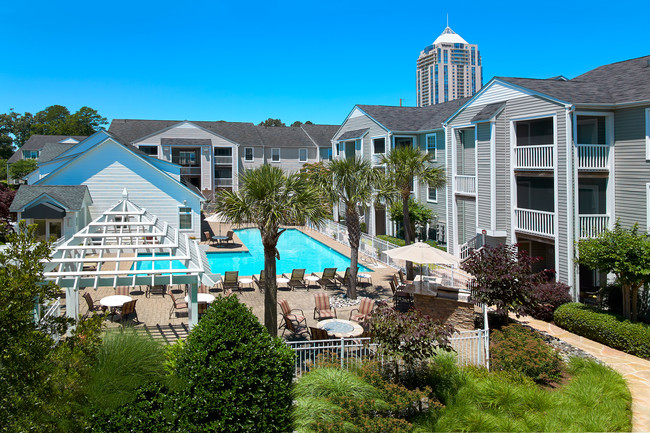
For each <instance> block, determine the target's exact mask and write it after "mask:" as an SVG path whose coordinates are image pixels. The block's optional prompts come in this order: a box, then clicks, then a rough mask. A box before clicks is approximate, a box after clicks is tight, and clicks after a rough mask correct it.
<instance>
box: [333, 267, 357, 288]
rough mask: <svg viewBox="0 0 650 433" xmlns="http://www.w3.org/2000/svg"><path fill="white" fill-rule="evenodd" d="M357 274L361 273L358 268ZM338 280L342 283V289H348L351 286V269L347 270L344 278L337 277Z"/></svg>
mask: <svg viewBox="0 0 650 433" xmlns="http://www.w3.org/2000/svg"><path fill="white" fill-rule="evenodd" d="M357 272H359V268H357ZM336 279H337V280H338V281H339V283H341V286H342V287H348V286H349V285H350V268H347V269H346V270H345V274H344V275H343V277H341V276H339V275H337V276H336Z"/></svg>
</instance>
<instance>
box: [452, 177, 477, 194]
mask: <svg viewBox="0 0 650 433" xmlns="http://www.w3.org/2000/svg"><path fill="white" fill-rule="evenodd" d="M454 179H455V182H454V183H455V188H454V192H455V193H456V194H463V195H472V196H476V176H455V177H454Z"/></svg>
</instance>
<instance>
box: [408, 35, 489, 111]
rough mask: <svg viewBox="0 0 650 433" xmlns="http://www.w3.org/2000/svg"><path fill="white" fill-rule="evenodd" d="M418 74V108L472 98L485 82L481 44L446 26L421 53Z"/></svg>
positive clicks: (418, 61)
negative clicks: (471, 42)
mask: <svg viewBox="0 0 650 433" xmlns="http://www.w3.org/2000/svg"><path fill="white" fill-rule="evenodd" d="M416 75H417V77H416V79H417V101H418V102H417V105H418V107H426V106H428V105H434V104H440V103H444V102H448V101H453V100H455V99H459V98H466V97H470V96H472V95H474V94H475V93H476V92H477V91H478V90H479V89H480V88H481V86H482V85H483V66H482V65H481V53H480V52H479V50H478V45H476V44H469V43H467V41H466V40H465V39H463V38H462V37H461V36H460V35H458V34H457V33H455V32H454V31H453V30H452V29H451V28H449V27H447V28H445V30H444V31H443V32H442V34H440V36H438V38H436V40H435V41H434V42H433V44H431V45H428V46H427V47H425V48H424V49H423V50H422V51H421V52H420V55H419V56H418V60H417V71H416Z"/></svg>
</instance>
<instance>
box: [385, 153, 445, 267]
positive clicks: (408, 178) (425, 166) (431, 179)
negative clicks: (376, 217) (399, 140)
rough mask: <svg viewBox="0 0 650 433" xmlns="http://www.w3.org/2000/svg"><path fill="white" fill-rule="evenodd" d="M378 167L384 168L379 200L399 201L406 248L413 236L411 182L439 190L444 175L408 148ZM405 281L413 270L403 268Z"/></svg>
mask: <svg viewBox="0 0 650 433" xmlns="http://www.w3.org/2000/svg"><path fill="white" fill-rule="evenodd" d="M381 163H382V164H385V165H386V182H384V183H383V190H382V192H381V194H380V196H382V197H384V198H386V199H387V200H389V201H394V200H398V199H401V200H402V212H403V215H404V220H403V223H404V241H405V244H406V245H409V244H411V243H412V242H413V240H414V238H415V234H414V233H413V232H412V226H411V219H410V217H409V197H410V196H411V189H412V186H413V182H414V179H417V181H418V182H419V183H421V184H424V185H428V186H429V187H431V188H441V187H443V186H444V185H445V182H446V180H445V171H444V168H443V167H435V166H434V165H433V161H432V160H431V155H430V154H429V153H428V152H424V151H422V150H420V149H418V148H415V147H412V146H400V147H397V148H395V149H393V150H391V151H390V153H388V155H384V156H383V157H382V159H381ZM406 268H407V273H408V278H413V266H412V264H411V263H410V262H407V264H406Z"/></svg>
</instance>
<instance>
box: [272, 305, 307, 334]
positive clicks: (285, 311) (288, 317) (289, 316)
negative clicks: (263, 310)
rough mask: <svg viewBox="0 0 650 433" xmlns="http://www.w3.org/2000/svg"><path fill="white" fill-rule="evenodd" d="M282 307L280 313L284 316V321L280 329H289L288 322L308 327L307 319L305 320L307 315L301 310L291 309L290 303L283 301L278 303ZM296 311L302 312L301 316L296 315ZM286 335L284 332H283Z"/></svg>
mask: <svg viewBox="0 0 650 433" xmlns="http://www.w3.org/2000/svg"><path fill="white" fill-rule="evenodd" d="M278 305H279V306H280V311H281V314H282V321H281V322H280V326H279V327H278V329H282V328H285V331H286V328H287V322H296V324H297V325H300V324H303V325H305V326H306V325H307V319H306V318H305V313H304V312H303V311H302V310H301V309H300V308H293V309H292V308H291V307H290V306H289V301H287V300H286V299H282V300H280V301H278ZM294 311H300V314H295V313H294ZM283 334H284V332H283Z"/></svg>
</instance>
